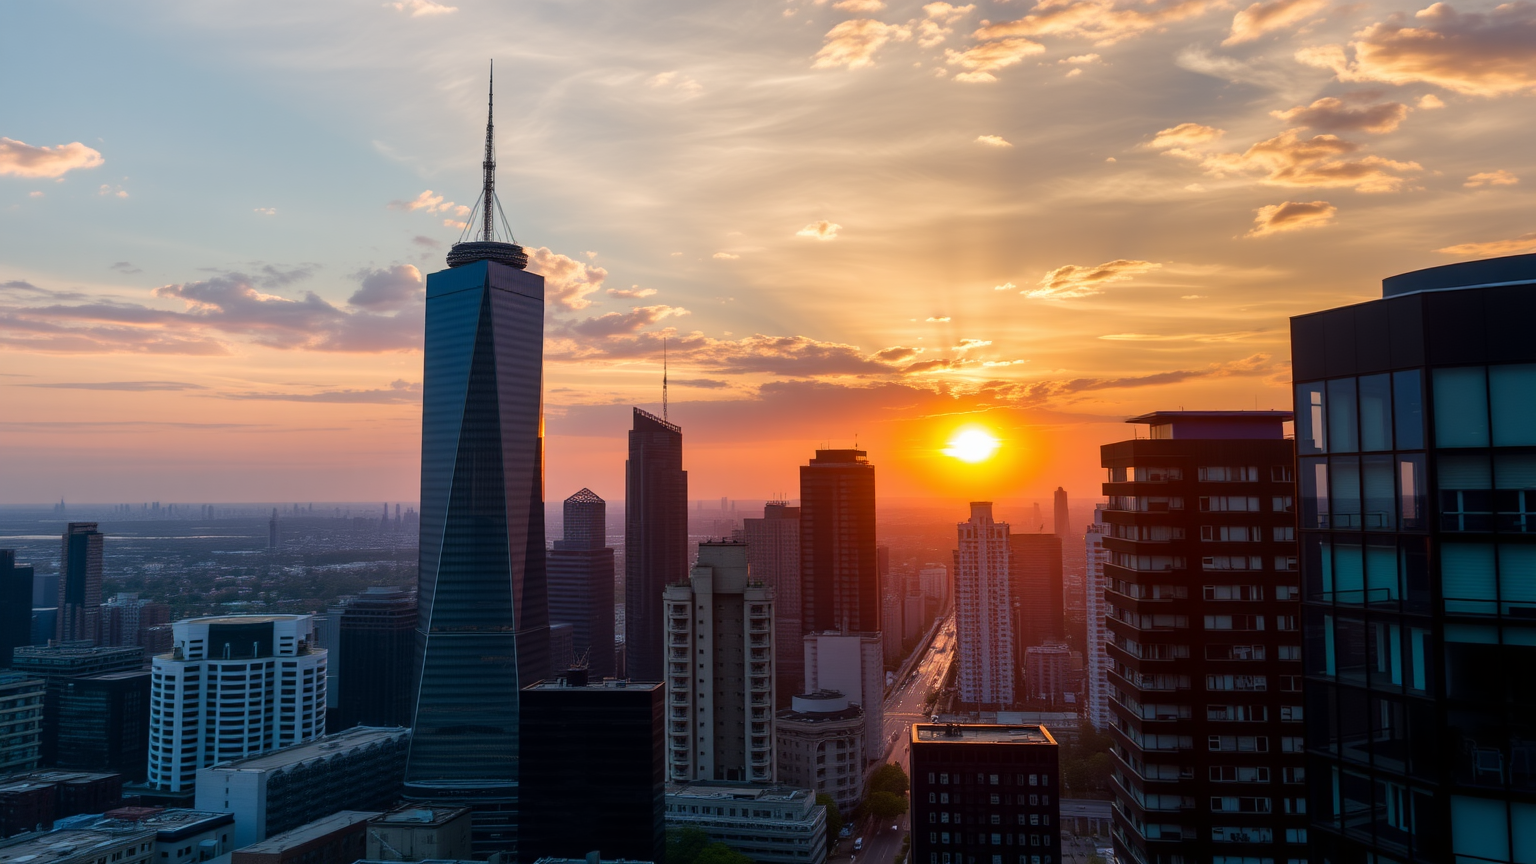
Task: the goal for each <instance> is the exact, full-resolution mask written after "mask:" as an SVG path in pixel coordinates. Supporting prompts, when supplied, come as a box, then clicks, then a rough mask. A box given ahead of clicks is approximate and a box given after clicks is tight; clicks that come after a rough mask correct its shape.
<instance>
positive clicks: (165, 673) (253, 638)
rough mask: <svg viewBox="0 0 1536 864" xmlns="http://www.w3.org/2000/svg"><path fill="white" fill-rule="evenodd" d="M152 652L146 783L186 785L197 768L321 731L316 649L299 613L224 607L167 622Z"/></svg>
mask: <svg viewBox="0 0 1536 864" xmlns="http://www.w3.org/2000/svg"><path fill="white" fill-rule="evenodd" d="M173 628H174V630H175V648H174V649H173V651H172V653H170V654H162V655H160V656H158V657H155V658H154V660H153V667H152V668H153V673H154V674H153V677H152V679H151V681H150V727H149V784H150V785H151V786H154V787H155V788H157V789H159V790H161V791H165V792H186V791H190V790H191V789H192V787H193V781H194V779H195V778H196V776H197V771H198V769H199V768H204V767H207V766H209V765H214V764H217V763H220V762H227V761H229V760H232V759H245V758H248V757H250V756H255V755H258V754H261V753H267V752H270V751H272V750H279V749H282V748H284V747H291V746H293V745H294V744H298V743H301V742H304V741H308V740H310V739H312V738H317V737H319V736H321V735H323V734H325V666H326V659H327V658H326V652H325V650H324V649H319V648H312V647H310V639H311V636H312V631H311V622H310V618H309V616H308V615H226V616H215V617H209V618H190V619H188V620H186V621H178V622H176V623H175V624H174V625H173Z"/></svg>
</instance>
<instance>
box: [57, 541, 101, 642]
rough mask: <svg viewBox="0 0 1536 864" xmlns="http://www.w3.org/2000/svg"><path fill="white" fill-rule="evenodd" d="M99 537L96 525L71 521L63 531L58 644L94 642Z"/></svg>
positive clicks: (97, 612)
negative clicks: (59, 642)
mask: <svg viewBox="0 0 1536 864" xmlns="http://www.w3.org/2000/svg"><path fill="white" fill-rule="evenodd" d="M102 537H103V535H102V533H101V532H100V531H97V530H96V523H95V522H71V523H69V528H68V529H66V530H65V532H64V550H63V551H64V554H63V557H62V558H61V559H60V560H59V604H58V605H59V613H58V614H59V617H58V624H57V630H56V633H57V635H56V637H55V638H57V639H58V640H59V641H61V642H73V641H78V640H82V639H83V640H88V641H91V642H94V641H96V637H97V635H98V634H97V632H96V631H97V629H98V628H99V627H100V620H101V563H102V562H101V558H102Z"/></svg>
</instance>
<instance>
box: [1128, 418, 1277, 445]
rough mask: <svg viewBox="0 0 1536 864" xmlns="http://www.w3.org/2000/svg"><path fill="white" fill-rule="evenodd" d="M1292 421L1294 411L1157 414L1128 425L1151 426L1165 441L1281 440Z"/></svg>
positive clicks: (1157, 435) (1135, 419) (1156, 436)
mask: <svg viewBox="0 0 1536 864" xmlns="http://www.w3.org/2000/svg"><path fill="white" fill-rule="evenodd" d="M1291 419H1292V414H1291V412H1290V411H1153V412H1151V413H1148V414H1142V415H1141V416H1139V417H1132V418H1130V419H1129V420H1126V421H1125V422H1127V423H1144V424H1146V425H1149V426H1151V427H1152V437H1153V438H1162V439H1167V438H1180V439H1204V440H1211V439H1223V438H1226V439H1239V438H1243V439H1247V438H1257V439H1279V438H1284V437H1285V428H1284V424H1286V423H1289V422H1290V421H1291Z"/></svg>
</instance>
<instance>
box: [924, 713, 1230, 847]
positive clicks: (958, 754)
mask: <svg viewBox="0 0 1536 864" xmlns="http://www.w3.org/2000/svg"><path fill="white" fill-rule="evenodd" d="M910 740H911V747H912V856H911V861H912V862H913V864H922V862H927V864H978V862H988V861H990V862H992V864H1014V862H1015V861H1017V862H1019V864H1047V862H1049V864H1060V862H1061V860H1062V858H1061V817H1060V814H1061V793H1060V790H1061V774H1060V771H1059V770H1058V768H1057V765H1058V757H1057V752H1056V739H1055V738H1053V737H1051V733H1050V732H1049V731H1047V730H1046V728H1045V727H1044V726H990V725H963V726H962V725H958V724H948V725H939V724H930V723H914V724H912V732H911V739H910ZM1015 856H1017V857H1015ZM1191 864H1194V862H1193V861H1191ZM1201 864H1204V862H1201Z"/></svg>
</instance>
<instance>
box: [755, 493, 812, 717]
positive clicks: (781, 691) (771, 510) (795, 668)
mask: <svg viewBox="0 0 1536 864" xmlns="http://www.w3.org/2000/svg"><path fill="white" fill-rule="evenodd" d="M742 535H743V536H744V537H745V538H746V540H747V564H748V566H750V567H751V568H752V577H753V578H754V579H761V580H762V581H763V582H764V583H765V584H767V585H768V587H770V588H772V589H773V608H774V621H773V631H774V632H773V642H774V647H773V651H774V656H773V662H774V665H775V667H776V669H777V670H778V671H777V677H778V684H777V686H776V687H775V688H774V689H775V690H776V691H777V692H778V702H779V707H783V706H786V705H788V704H789V700H790V699H791V698H792V697H793V696H794V694H796V693H799V692H800V685H801V682H802V681H803V680H804V677H805V651H804V649H803V648H802V646H801V645H800V636H801V634H802V633H803V632H804V631H802V630H801V629H800V508H799V507H791V506H789V504H788V503H787V502H784V501H769V502H768V503H767V504H765V505H763V518H761V519H743V520H742Z"/></svg>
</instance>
